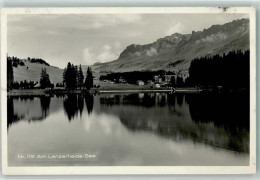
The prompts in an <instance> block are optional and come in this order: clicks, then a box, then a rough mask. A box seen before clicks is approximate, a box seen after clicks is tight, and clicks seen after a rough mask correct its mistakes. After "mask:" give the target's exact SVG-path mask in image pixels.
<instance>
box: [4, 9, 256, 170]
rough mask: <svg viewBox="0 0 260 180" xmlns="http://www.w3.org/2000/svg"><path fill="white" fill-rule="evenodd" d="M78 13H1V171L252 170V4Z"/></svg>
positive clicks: (59, 10)
mask: <svg viewBox="0 0 260 180" xmlns="http://www.w3.org/2000/svg"><path fill="white" fill-rule="evenodd" d="M76 10H77V8H71V9H70V8H68V9H66V8H64V9H62V8H60V9H59V8H57V9H55V8H53V9H51V8H49V9H47V8H38V9H37V8H30V9H26V8H20V9H19V8H17V9H16V10H14V9H13V10H12V9H6V11H2V16H1V18H2V23H3V24H2V31H1V33H2V37H3V38H2V39H1V43H2V46H1V48H2V49H1V58H2V59H1V68H2V70H5V71H4V72H5V73H1V78H2V81H1V87H5V93H4V95H2V100H1V105H2V106H1V110H2V111H1V112H2V114H1V119H3V121H2V138H3V139H2V151H3V160H4V162H3V165H4V167H3V170H4V171H5V172H6V173H8V174H15V173H20V174H23V173H24V174H37V168H39V169H38V170H39V171H40V169H41V168H43V169H44V168H47V170H46V171H44V172H46V173H54V174H55V168H59V167H60V168H65V169H66V168H69V167H72V168H83V169H85V170H86V169H88V168H94V169H95V170H96V171H98V168H99V167H100V168H101V167H105V168H117V167H120V168H121V169H120V170H121V171H123V172H122V173H130V174H131V173H132V174H134V172H135V170H136V172H138V173H142V168H148V169H145V170H144V171H143V173H148V174H149V171H148V170H149V168H154V167H157V168H155V169H158V171H160V170H162V173H166V174H169V173H171V172H172V173H173V174H174V173H177V172H176V171H177V170H178V168H180V169H179V172H184V173H188V171H189V170H192V169H193V168H194V170H197V172H195V171H191V172H193V173H207V171H206V168H209V169H210V170H209V171H208V172H211V173H212V172H214V170H215V171H216V173H220V172H223V173H233V174H234V173H236V171H237V173H253V172H254V171H255V114H254V113H255V111H253V109H255V79H254V77H255V69H254V65H255V40H254V37H255V29H254V28H255V19H254V18H255V17H254V16H255V10H254V8H217V7H215V8H188V9H185V8H168V9H167V8H139V9H138V8H110V9H109V8H85V9H84V8H83V9H79V10H78V11H76ZM252 67H253V68H252ZM1 91H2V88H1ZM3 105H4V106H5V108H3V107H4V106H3ZM4 119H5V120H4ZM3 136H4V137H3ZM128 167H129V169H128ZM131 167H133V168H137V167H139V168H140V169H139V170H137V169H138V168H137V169H135V170H132V171H130V170H131ZM186 167H187V168H186ZM200 167H203V168H204V169H200ZM214 167H215V168H214ZM35 168H36V169H35ZM48 168H49V169H48ZM51 168H53V169H51ZM124 168H125V169H124ZM164 168H165V169H164ZM167 168H168V170H167V171H165V172H164V171H163V170H166V169H167ZM221 168H222V169H221ZM23 169H24V172H23ZM65 169H64V171H63V174H66V173H68V172H66V170H65ZM48 170H50V171H48ZM74 170H75V171H74ZM113 170H114V171H112V172H114V173H115V174H117V173H118V172H119V170H118V172H117V169H113ZM128 170H129V171H128ZM150 170H152V169H150ZM171 170H172V171H171ZM33 171H34V172H33ZM57 172H58V171H57ZM61 172H62V171H59V173H61ZM88 172H91V173H93V172H92V171H91V170H90V169H89V171H86V173H88ZM38 173H40V172H38ZM70 173H74V174H76V173H77V170H76V169H72V171H71V172H70ZM80 173H81V174H82V173H83V174H84V171H83V170H82V171H81V172H80ZM100 173H101V172H100ZM150 173H155V172H152V171H151V172H150ZM97 174H98V173H97ZM101 174H102V173H101Z"/></svg>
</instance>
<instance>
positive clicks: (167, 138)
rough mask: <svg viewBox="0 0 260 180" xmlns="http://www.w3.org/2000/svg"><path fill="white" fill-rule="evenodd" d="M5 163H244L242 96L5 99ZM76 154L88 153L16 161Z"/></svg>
mask: <svg viewBox="0 0 260 180" xmlns="http://www.w3.org/2000/svg"><path fill="white" fill-rule="evenodd" d="M7 126H8V136H7V137H8V164H9V166H45V165H54V166H56V165H63V166H64V165H70V166H72V165H107V166H109V165H113V166H114V165H119V166H121V165H134V166H138V165H144V166H146V165H147V166H149V165H158V166H160V165H177V166H182V165H191V166H195V165H215V166H218V165H248V164H249V103H248V98H247V96H244V95H220V94H215V95H212V94H211V95H209V94H167V93H165V94H163V93H139V94H102V95H84V96H83V95H75V94H71V95H61V96H56V95H54V96H20V97H18V96H17V97H15V96H12V97H8V125H7ZM23 153H25V154H26V155H28V154H34V155H37V154H40V155H42V154H46V153H47V154H48V153H49V154H53V153H56V154H61V153H80V154H91V155H95V158H93V159H89V158H88V159H73V160H64V159H62V160H61V159H21V158H18V155H21V154H23Z"/></svg>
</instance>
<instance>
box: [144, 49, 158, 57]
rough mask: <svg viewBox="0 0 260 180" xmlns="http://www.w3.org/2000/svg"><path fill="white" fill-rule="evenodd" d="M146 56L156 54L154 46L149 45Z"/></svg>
mask: <svg viewBox="0 0 260 180" xmlns="http://www.w3.org/2000/svg"><path fill="white" fill-rule="evenodd" d="M146 55H147V56H150V57H151V56H155V55H158V52H157V50H156V49H155V48H153V47H151V48H150V49H149V50H148V51H147V52H146Z"/></svg>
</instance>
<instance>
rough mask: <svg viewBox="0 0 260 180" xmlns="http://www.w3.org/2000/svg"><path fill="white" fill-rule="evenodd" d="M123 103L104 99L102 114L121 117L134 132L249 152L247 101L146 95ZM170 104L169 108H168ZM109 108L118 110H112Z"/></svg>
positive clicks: (206, 96) (108, 97) (189, 95)
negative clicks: (146, 132)
mask: <svg viewBox="0 0 260 180" xmlns="http://www.w3.org/2000/svg"><path fill="white" fill-rule="evenodd" d="M219 96H221V97H219ZM184 98H185V101H186V104H184ZM121 99H122V100H121ZM121 99H120V98H119V96H117V95H115V96H106V97H102V98H100V103H101V105H103V106H102V110H103V111H106V112H110V113H111V112H113V113H114V114H115V115H117V116H119V117H120V121H121V122H122V123H123V124H124V125H125V126H126V127H127V128H128V129H129V130H131V131H148V132H153V133H156V134H157V135H160V136H163V137H167V138H171V139H175V140H179V139H191V140H192V141H194V142H200V143H205V144H208V145H211V146H214V147H217V148H224V149H228V150H233V151H237V152H247V153H248V152H249V129H248V127H249V116H248V114H249V111H248V110H249V108H248V99H247V98H246V97H243V96H241V97H240V96H239V97H238V96H235V95H233V96H231V95H228V96H224V95H212V97H210V96H209V95H208V94H188V95H185V96H184V94H157V95H154V94H146V95H145V96H144V97H143V98H140V97H139V96H138V95H137V94H134V95H133V94H132V95H124V96H123V98H121ZM167 101H168V102H167ZM176 103H177V104H178V106H176ZM167 104H168V108H166V107H165V106H166V105H167ZM104 105H105V106H104ZM108 105H109V106H117V107H116V108H108V107H109V106H108ZM122 105H128V106H127V107H125V106H122ZM150 105H153V106H155V107H156V108H155V109H153V111H151V110H150V109H148V110H147V109H140V108H138V107H136V106H144V107H147V106H148V107H149V106H150ZM162 107H163V108H162ZM125 108H127V111H126V110H124V109H125ZM240 112H241V113H240ZM212 124H213V126H212Z"/></svg>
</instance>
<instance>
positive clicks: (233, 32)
mask: <svg viewBox="0 0 260 180" xmlns="http://www.w3.org/2000/svg"><path fill="white" fill-rule="evenodd" d="M248 49H249V19H245V18H243V19H238V20H233V21H232V22H228V23H225V24H223V25H212V26H211V27H209V28H207V29H203V30H202V31H197V32H195V31H192V33H191V34H180V33H174V34H172V35H169V36H165V37H163V38H159V39H157V40H156V41H154V42H153V43H150V44H144V45H140V44H131V45H129V46H127V47H126V48H125V50H123V51H122V53H121V54H120V55H119V57H118V59H116V60H114V61H110V62H106V63H99V64H94V65H92V67H93V69H94V70H96V71H107V72H108V71H114V72H126V71H134V70H159V69H164V70H174V71H182V72H183V73H184V74H187V73H188V68H189V64H190V61H191V60H192V59H194V58H196V57H201V56H208V55H215V54H225V53H228V52H229V51H233V50H242V51H245V50H248ZM180 60H182V61H180ZM175 62H179V63H177V64H176V65H175V67H174V69H173V68H172V67H171V66H170V64H172V63H175Z"/></svg>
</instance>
